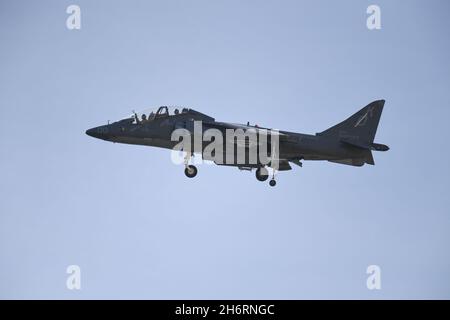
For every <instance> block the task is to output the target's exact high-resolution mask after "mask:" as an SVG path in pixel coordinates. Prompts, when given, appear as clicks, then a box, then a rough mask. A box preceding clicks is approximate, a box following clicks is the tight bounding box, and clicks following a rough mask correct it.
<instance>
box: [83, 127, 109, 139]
mask: <svg viewBox="0 0 450 320" xmlns="http://www.w3.org/2000/svg"><path fill="white" fill-rule="evenodd" d="M86 134H87V135H88V136H91V137H93V138H97V139H106V138H107V135H108V128H106V126H100V127H95V128H91V129H88V130H86Z"/></svg>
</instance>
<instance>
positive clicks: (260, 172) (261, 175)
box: [256, 168, 269, 181]
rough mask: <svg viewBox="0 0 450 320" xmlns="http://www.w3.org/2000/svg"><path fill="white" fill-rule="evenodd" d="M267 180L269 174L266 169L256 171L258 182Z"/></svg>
mask: <svg viewBox="0 0 450 320" xmlns="http://www.w3.org/2000/svg"><path fill="white" fill-rule="evenodd" d="M267 178H269V172H268V171H267V169H266V168H258V169H256V179H258V181H266V180H267Z"/></svg>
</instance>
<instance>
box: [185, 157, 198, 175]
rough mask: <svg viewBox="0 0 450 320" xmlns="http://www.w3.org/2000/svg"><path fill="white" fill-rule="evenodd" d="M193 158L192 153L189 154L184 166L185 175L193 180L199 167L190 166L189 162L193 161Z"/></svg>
mask: <svg viewBox="0 0 450 320" xmlns="http://www.w3.org/2000/svg"><path fill="white" fill-rule="evenodd" d="M191 156H192V155H191V154H190V153H187V154H186V157H185V158H184V166H185V169H184V174H185V175H186V177H188V178H193V177H195V176H196V175H197V167H196V166H193V165H191V164H189V160H190V159H191Z"/></svg>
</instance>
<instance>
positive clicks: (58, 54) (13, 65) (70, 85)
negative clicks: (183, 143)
mask: <svg viewBox="0 0 450 320" xmlns="http://www.w3.org/2000/svg"><path fill="white" fill-rule="evenodd" d="M70 4H77V5H79V6H80V7H81V19H82V22H81V24H82V27H81V30H79V31H76V30H75V31H70V30H68V29H67V28H66V18H67V17H68V14H66V8H67V6H69V5H70ZM370 4H377V5H379V6H380V7H381V15H382V16H381V19H382V29H381V30H379V31H369V30H368V29H367V27H366V18H367V16H368V15H367V14H366V9H367V7H368V6H369V5H370ZM449 9H450V3H449V2H448V1H447V0H441V1H437V0H434V1H381V0H376V1H362V0H358V1H356V0H355V1H331V0H330V1H237V0H227V1H206V0H204V1H199V0H189V1H181V0H180V1H106V0H102V1H85V0H83V1H81V0H78V1H74V2H72V1H56V0H55V1H12V0H9V1H5V0H1V1H0V46H1V50H0V112H1V116H0V147H1V148H0V150H1V158H0V165H1V179H0V194H1V202H0V298H39V299H40V298H61V299H81V298H87V299H91V298H139V299H140V298H146V299H147V298H148V299H171V298H172V299H219V298H224V299H226V298H235V299H302V298H337V299H347V298H358V299H359V298H361V299H379V298H389V299H390V298H420V299H422V298H447V299H448V298H450V250H449V243H450V212H449V187H450V185H449V184H450V183H449V178H450V175H449V158H450V153H449V148H448V146H449V124H448V121H449V118H450V108H449V106H450V94H449V89H450V88H449V84H450V63H449V49H450V36H449V31H450V20H449V19H448V13H449ZM376 99H386V105H385V108H384V112H383V115H382V118H381V122H380V126H379V128H378V133H377V136H376V141H377V142H379V143H385V144H387V145H389V146H390V147H391V150H390V151H388V152H386V153H375V162H376V166H364V167H362V168H357V167H350V166H344V165H338V164H332V163H328V162H305V164H304V166H303V168H298V167H296V166H294V168H293V170H292V171H291V172H285V173H280V174H279V175H278V184H277V186H276V187H275V188H271V187H269V186H268V183H267V182H266V183H261V182H258V181H257V180H256V179H255V177H254V173H249V172H241V171H239V170H237V169H235V168H223V167H216V166H211V165H202V166H200V167H199V174H198V176H197V177H196V178H195V179H188V178H186V177H185V176H184V173H183V166H176V165H174V164H173V163H172V162H171V160H170V152H169V151H167V150H163V149H156V148H149V147H141V146H129V145H121V144H113V143H110V142H105V141H102V140H97V139H93V138H91V137H88V136H87V135H86V134H85V130H86V129H88V128H90V127H94V126H97V125H101V124H105V123H106V122H107V121H108V120H116V119H118V118H121V117H124V116H126V115H128V114H130V111H131V110H132V109H136V110H139V109H144V108H147V107H149V106H159V105H184V106H189V107H193V108H194V109H197V110H199V111H201V112H204V113H206V114H209V115H211V116H213V117H215V118H216V119H217V120H220V121H231V122H241V123H246V122H247V121H250V122H251V123H257V124H259V125H261V126H267V127H273V128H279V129H283V130H289V131H297V132H303V133H315V132H320V131H322V130H324V129H326V128H328V127H330V126H332V125H334V124H336V123H337V122H339V121H341V120H343V119H345V118H347V117H348V116H350V115H351V114H353V113H354V112H356V111H357V110H359V109H360V108H362V107H363V106H365V105H367V104H368V103H369V102H371V101H373V100H376ZM73 264H75V265H79V266H80V267H81V286H82V289H81V290H79V291H76V290H74V291H71V290H68V289H67V288H66V278H67V276H68V275H67V274H66V268H67V266H69V265H73ZM372 264H375V265H378V266H380V268H381V282H382V288H381V290H378V291H377V290H373V291H371V290H368V289H367V287H366V278H367V274H366V268H367V266H369V265H372Z"/></svg>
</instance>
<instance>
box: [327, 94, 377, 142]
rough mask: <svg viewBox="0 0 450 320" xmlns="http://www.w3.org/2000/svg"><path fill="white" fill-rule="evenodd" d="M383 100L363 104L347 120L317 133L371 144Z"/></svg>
mask: <svg viewBox="0 0 450 320" xmlns="http://www.w3.org/2000/svg"><path fill="white" fill-rule="evenodd" d="M384 102H385V101H384V100H377V101H374V102H372V103H370V104H369V105H367V106H365V107H364V108H362V109H361V110H359V111H358V112H357V113H355V114H354V115H352V116H351V117H350V118H348V119H347V120H344V121H342V122H341V123H339V124H337V125H335V126H333V127H331V128H329V129H327V130H325V131H323V132H321V133H319V135H321V136H336V137H337V138H340V139H351V140H353V141H358V142H359V143H361V144H365V145H371V144H372V143H373V140H374V139H375V134H376V132H377V128H378V123H379V122H380V117H381V112H382V111H383V107H384Z"/></svg>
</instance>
